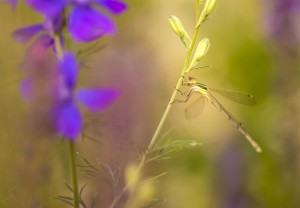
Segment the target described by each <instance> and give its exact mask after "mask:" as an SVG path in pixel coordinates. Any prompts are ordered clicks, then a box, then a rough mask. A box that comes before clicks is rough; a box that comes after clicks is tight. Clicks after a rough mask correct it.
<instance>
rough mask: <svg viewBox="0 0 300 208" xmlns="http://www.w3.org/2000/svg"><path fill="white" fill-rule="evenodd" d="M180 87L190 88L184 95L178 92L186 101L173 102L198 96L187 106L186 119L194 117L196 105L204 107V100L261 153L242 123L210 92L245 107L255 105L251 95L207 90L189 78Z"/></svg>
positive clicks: (204, 86)
mask: <svg viewBox="0 0 300 208" xmlns="http://www.w3.org/2000/svg"><path fill="white" fill-rule="evenodd" d="M184 80H185V79H184ZM182 85H185V86H188V87H190V88H189V90H188V91H187V92H186V93H182V92H181V91H180V90H178V91H179V92H180V93H181V94H182V95H184V96H185V97H186V99H185V100H183V101H178V100H176V101H175V102H187V101H189V99H190V98H191V97H192V95H193V94H195V93H197V94H200V96H199V98H198V99H196V100H195V101H194V102H193V103H191V104H190V106H188V108H187V109H186V115H187V117H194V116H195V115H196V112H194V111H193V109H195V108H194V106H195V105H198V107H202V106H203V105H204V100H206V101H208V102H210V103H211V104H213V105H214V106H215V107H216V108H217V109H219V110H220V111H221V112H222V113H223V114H224V115H225V116H226V117H227V119H228V120H230V121H231V122H232V123H233V124H234V126H235V127H236V129H237V130H238V131H239V132H240V133H241V134H242V135H244V136H245V138H246V139H247V140H248V142H249V143H250V144H251V145H252V147H253V148H254V149H255V150H256V151H257V152H261V148H260V146H259V145H258V144H257V143H256V142H255V141H254V140H253V139H252V137H251V136H250V135H249V134H248V133H247V132H246V130H245V129H244V128H243V126H242V123H240V122H239V121H238V120H236V119H235V118H234V117H233V116H232V115H231V113H229V111H227V110H226V109H225V108H224V106H223V105H222V104H221V103H220V102H219V101H218V100H217V99H216V98H215V97H214V96H213V95H212V92H216V93H218V94H220V95H222V96H224V97H226V98H228V99H230V100H232V101H235V102H238V103H242V104H246V105H254V104H255V100H254V99H253V96H252V95H250V94H242V93H235V92H225V91H222V90H217V89H212V88H208V87H207V86H206V85H204V84H201V83H199V82H197V80H196V79H195V78H192V77H189V78H188V80H187V81H185V82H183V83H182ZM199 105H200V106H199ZM198 109H199V108H198Z"/></svg>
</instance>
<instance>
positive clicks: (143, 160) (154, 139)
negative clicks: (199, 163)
mask: <svg viewBox="0 0 300 208" xmlns="http://www.w3.org/2000/svg"><path fill="white" fill-rule="evenodd" d="M198 14H199V4H198V1H197V3H196V21H197V19H198ZM201 15H202V14H201ZM199 28H200V25H199V27H196V28H195V31H194V35H193V39H192V41H191V44H190V47H189V49H188V51H187V55H186V58H185V62H184V66H183V68H182V70H181V73H180V77H179V79H178V81H177V84H176V86H175V89H174V91H173V93H172V96H171V99H170V100H169V103H168V105H167V107H166V109H165V111H164V114H163V116H162V118H161V120H160V122H159V124H158V126H157V128H156V130H155V132H154V134H153V137H152V138H151V140H150V143H149V145H148V147H147V149H146V152H145V154H143V155H142V157H141V160H140V162H139V165H138V168H137V172H138V173H140V171H141V170H142V168H143V167H144V165H145V164H146V163H147V157H148V155H149V153H150V152H151V151H152V150H153V148H154V146H155V143H156V142H157V140H158V138H159V137H158V136H159V134H160V132H161V129H162V127H163V125H164V123H165V121H166V119H167V117H168V115H169V113H170V110H171V108H172V103H173V102H174V100H175V97H176V95H177V92H178V89H179V87H180V86H181V83H182V81H183V77H184V76H185V74H186V73H187V71H186V70H187V69H188V67H189V63H190V60H191V55H192V52H193V50H194V47H195V44H196V41H197V37H198V33H199ZM127 190H128V184H127V185H125V186H124V188H123V189H122V190H121V192H120V193H119V194H118V195H117V196H116V197H115V198H114V200H113V202H112V203H111V205H110V206H109V208H115V207H116V205H117V203H118V201H119V200H120V199H121V197H122V196H123V194H124V193H125V192H126V191H127Z"/></svg>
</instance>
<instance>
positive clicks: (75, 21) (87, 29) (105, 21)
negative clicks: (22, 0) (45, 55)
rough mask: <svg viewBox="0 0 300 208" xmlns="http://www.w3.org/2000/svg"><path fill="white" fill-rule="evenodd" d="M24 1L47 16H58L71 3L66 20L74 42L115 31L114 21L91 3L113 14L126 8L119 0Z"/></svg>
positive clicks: (91, 39) (88, 39)
mask: <svg viewBox="0 0 300 208" xmlns="http://www.w3.org/2000/svg"><path fill="white" fill-rule="evenodd" d="M26 2H27V4H29V5H30V6H31V7H32V8H34V9H35V10H36V11H38V12H40V13H41V14H43V15H45V16H46V17H48V18H49V17H51V18H52V17H56V16H60V14H61V13H62V11H64V9H65V8H66V7H67V6H68V5H72V6H73V8H72V9H71V12H70V14H69V17H68V19H67V21H66V22H67V23H68V30H69V33H70V35H71V37H72V39H73V40H74V41H76V42H90V41H93V40H95V39H97V38H100V37H101V36H103V35H105V34H107V35H110V36H112V35H114V34H115V33H116V30H117V29H116V26H115V24H114V22H113V21H112V20H111V19H110V18H109V17H107V16H106V15H105V14H103V13H102V12H100V11H99V10H97V9H95V8H94V7H93V6H92V5H97V6H100V7H102V8H104V9H106V10H108V11H109V12H111V13H112V14H115V15H119V14H121V13H123V12H124V11H125V10H126V9H127V5H126V4H125V3H124V2H122V1H121V0H69V1H67V0H27V1H26ZM61 22H63V21H61Z"/></svg>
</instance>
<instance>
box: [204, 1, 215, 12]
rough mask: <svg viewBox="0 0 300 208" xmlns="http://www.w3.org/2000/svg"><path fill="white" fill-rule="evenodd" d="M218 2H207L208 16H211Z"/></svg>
mask: <svg viewBox="0 0 300 208" xmlns="http://www.w3.org/2000/svg"><path fill="white" fill-rule="evenodd" d="M216 2H217V0H207V8H206V15H207V16H208V15H210V13H212V11H213V10H214V8H215V7H216Z"/></svg>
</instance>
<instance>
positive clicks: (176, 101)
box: [171, 89, 195, 104]
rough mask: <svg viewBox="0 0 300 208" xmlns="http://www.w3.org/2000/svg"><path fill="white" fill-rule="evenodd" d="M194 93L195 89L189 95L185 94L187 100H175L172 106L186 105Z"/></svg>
mask: <svg viewBox="0 0 300 208" xmlns="http://www.w3.org/2000/svg"><path fill="white" fill-rule="evenodd" d="M194 92H195V91H194V90H193V89H191V90H190V91H189V93H188V94H187V95H185V94H184V96H186V99H185V100H174V101H173V102H172V103H171V104H173V103H186V102H187V101H188V100H189V99H190V98H191V97H192V95H193V93H194Z"/></svg>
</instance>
